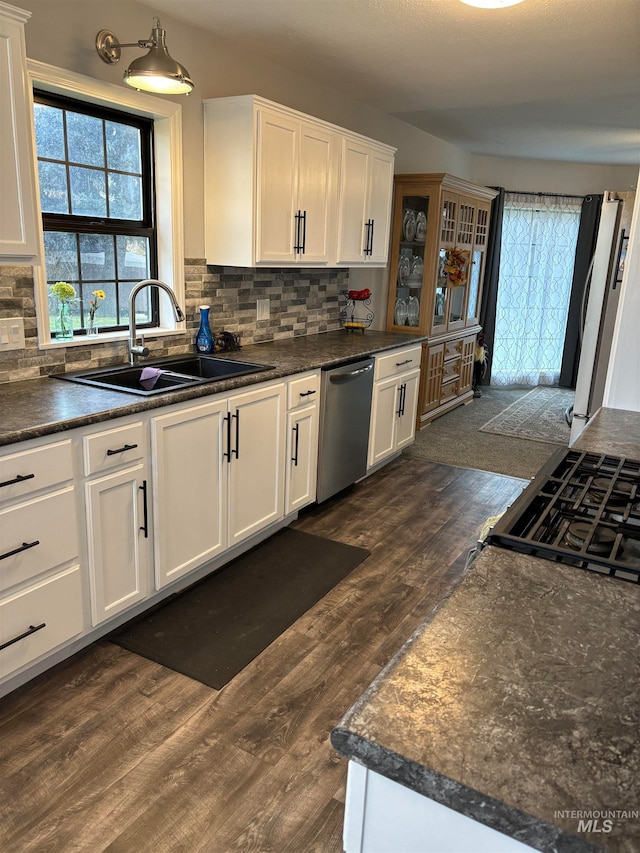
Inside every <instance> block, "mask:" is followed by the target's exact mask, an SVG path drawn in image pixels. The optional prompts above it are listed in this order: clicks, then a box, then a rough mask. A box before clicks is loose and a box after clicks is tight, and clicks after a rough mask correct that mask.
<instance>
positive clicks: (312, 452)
mask: <svg viewBox="0 0 640 853" xmlns="http://www.w3.org/2000/svg"><path fill="white" fill-rule="evenodd" d="M286 463H287V479H286V485H285V488H286V507H285V512H286V514H287V515H288V514H289V513H290V512H295V510H298V509H301V508H302V507H303V506H307V504H310V503H312V502H313V501H314V500H315V499H316V477H317V472H318V407H317V405H315V404H314V405H310V406H306V407H305V408H303V409H298V410H297V411H295V412H289V414H288V415H287V455H286Z"/></svg>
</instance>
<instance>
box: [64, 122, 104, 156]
mask: <svg viewBox="0 0 640 853" xmlns="http://www.w3.org/2000/svg"><path fill="white" fill-rule="evenodd" d="M67 145H68V146H69V160H70V161H71V162H72V163H84V164H86V165H87V166H102V167H104V145H103V140H102V119H99V118H94V116H86V115H82V113H71V112H67Z"/></svg>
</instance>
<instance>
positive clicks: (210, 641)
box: [109, 528, 369, 690]
mask: <svg viewBox="0 0 640 853" xmlns="http://www.w3.org/2000/svg"><path fill="white" fill-rule="evenodd" d="M368 556H369V551H367V550H366V549H364V548H356V547H354V546H352V545H344V544H343V543H342V542H334V541H333V540H331V539H325V538H323V537H321V536H314V535H312V534H310V533H303V532H302V531H300V530H292V529H291V528H285V529H284V530H281V531H279V532H278V533H276V534H274V535H273V536H272V537H271V538H270V539H267V540H266V541H265V542H262V543H260V545H257V546H256V547H255V548H252V549H251V551H248V552H247V553H246V554H242V555H241V556H240V557H237V558H236V559H235V560H232V561H231V562H230V563H228V564H227V565H226V566H224V567H223V568H221V569H219V570H218V571H217V572H214V573H213V574H212V575H210V576H209V577H207V578H205V579H204V580H202V581H200V582H199V583H197V584H195V585H194V586H192V587H189V589H187V590H185V591H184V592H182V593H179V594H177V595H175V596H173V597H172V598H170V599H169V600H168V601H167V602H166V603H163V604H161V605H159V606H158V607H157V608H155V609H154V610H153V611H151V612H150V613H148V614H145V615H144V616H142V617H140V618H139V619H137V620H135V621H132V622H129V623H127V625H125V626H124V627H123V628H120V629H118V631H117V632H116V633H114V634H112V635H111V636H110V637H109V639H110V640H111V641H112V642H113V643H116V644H117V645H119V646H122V647H123V648H125V649H128V650H129V651H132V652H136V653H137V654H139V655H142V656H143V657H146V658H149V659H150V660H153V661H156V663H160V664H163V665H164V666H167V667H169V669H173V670H175V671H176V672H181V673H182V674H183V675H188V676H189V677H191V678H195V679H196V680H197V681H201V682H202V683H203V684H207V685H208V686H209V687H213V688H214V689H216V690H219V689H220V688H221V687H224V685H225V684H226V683H227V682H228V681H229V680H230V679H231V678H233V676H234V675H237V674H238V673H239V672H240V670H242V669H244V667H245V666H246V665H247V664H248V663H250V661H252V660H253V659H254V658H255V657H257V656H258V655H259V654H260V652H262V651H263V650H264V649H266V647H267V646H268V645H270V644H271V643H272V642H273V641H274V640H275V639H276V638H277V637H279V636H280V634H282V633H283V631H285V630H286V629H287V628H288V627H289V626H290V625H292V624H293V623H294V622H295V621H296V619H298V618H299V617H300V616H302V614H303V613H305V612H306V611H307V610H308V609H309V608H310V607H311V606H312V605H314V604H315V603H316V602H317V601H319V600H320V599H321V598H322V597H323V596H324V595H326V593H327V592H329V590H330V589H331V588H332V587H334V586H335V585H336V584H337V583H338V582H339V581H341V580H342V579H343V578H345V577H346V576H347V575H348V574H349V572H351V571H352V570H353V569H354V568H355V567H356V566H357V565H359V563H361V562H362V561H363V560H364V559H365V558H366V557H368Z"/></svg>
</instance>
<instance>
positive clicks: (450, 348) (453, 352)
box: [444, 338, 462, 358]
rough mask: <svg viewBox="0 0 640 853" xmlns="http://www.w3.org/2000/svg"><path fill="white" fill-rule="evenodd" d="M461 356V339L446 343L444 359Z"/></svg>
mask: <svg viewBox="0 0 640 853" xmlns="http://www.w3.org/2000/svg"><path fill="white" fill-rule="evenodd" d="M461 354H462V338H457V339H456V340H455V341H448V342H447V343H446V344H445V345H444V357H445V358H455V357H456V356H457V355H461Z"/></svg>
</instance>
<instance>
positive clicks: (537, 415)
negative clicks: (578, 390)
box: [480, 386, 574, 447]
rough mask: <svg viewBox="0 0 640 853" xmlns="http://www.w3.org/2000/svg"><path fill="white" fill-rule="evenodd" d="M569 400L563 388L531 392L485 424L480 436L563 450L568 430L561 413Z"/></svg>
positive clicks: (542, 388)
mask: <svg viewBox="0 0 640 853" xmlns="http://www.w3.org/2000/svg"><path fill="white" fill-rule="evenodd" d="M573 398H574V392H573V391H571V390H569V389H566V388H549V387H544V386H540V387H538V388H534V389H533V390H532V391H529V393H528V394H525V395H524V396H523V397H520V399H519V400H516V401H515V402H514V403H512V404H511V405H510V406H508V407H507V408H506V409H505V410H504V411H503V412H500V414H499V415H496V416H495V417H493V418H491V420H490V421H487V423H486V424H484V426H482V427H480V432H490V433H493V434H494V435H511V436H514V437H515V438H524V439H527V440H528V441H543V442H545V443H547V444H560V445H562V446H564V447H566V446H567V445H568V443H569V434H570V427H569V424H568V423H567V420H566V417H565V413H566V411H567V409H568V408H569V406H571V405H572V404H573Z"/></svg>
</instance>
